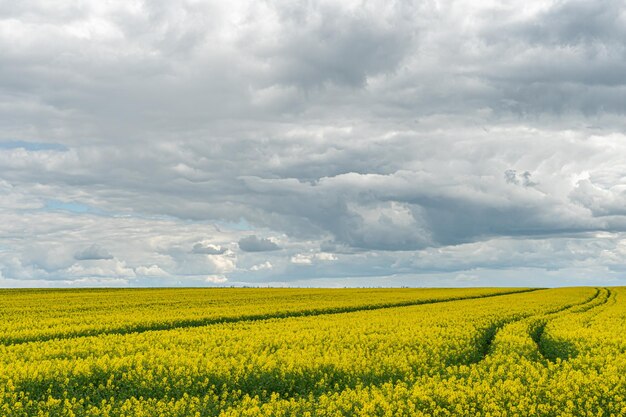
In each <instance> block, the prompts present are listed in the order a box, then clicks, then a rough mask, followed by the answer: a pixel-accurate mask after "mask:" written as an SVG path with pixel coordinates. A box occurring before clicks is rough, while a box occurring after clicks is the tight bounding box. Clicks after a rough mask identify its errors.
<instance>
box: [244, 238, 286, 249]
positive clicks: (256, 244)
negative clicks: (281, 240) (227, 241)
mask: <svg viewBox="0 0 626 417" xmlns="http://www.w3.org/2000/svg"><path fill="white" fill-rule="evenodd" d="M239 249H241V250H242V251H244V252H270V251H275V250H279V249H280V247H279V246H278V245H277V244H276V243H274V242H272V241H271V240H270V239H266V238H260V239H259V238H258V237H257V236H256V235H252V236H248V237H244V238H241V239H239Z"/></svg>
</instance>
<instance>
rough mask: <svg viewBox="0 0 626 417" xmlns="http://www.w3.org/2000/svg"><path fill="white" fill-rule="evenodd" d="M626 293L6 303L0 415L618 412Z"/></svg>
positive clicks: (267, 292)
mask: <svg viewBox="0 0 626 417" xmlns="http://www.w3.org/2000/svg"><path fill="white" fill-rule="evenodd" d="M625 300H626V289H624V288H587V287H584V288H558V289H493V288H475V289H340V290H339V289H338V290H324V289H149V290H148V289H146V290H139V289H128V290H7V291H0V317H1V318H2V320H1V322H0V415H2V416H6V417H17V416H20V417H31V416H77V417H78V416H94V417H95V416H127V417H130V416H172V417H173V416H180V417H182V416H294V417H295V416H329V417H330V416H333V417H334V416H484V417H487V416H491V417H493V416H520V417H521V416H616V417H617V416H624V415H626V332H625V330H626V302H625Z"/></svg>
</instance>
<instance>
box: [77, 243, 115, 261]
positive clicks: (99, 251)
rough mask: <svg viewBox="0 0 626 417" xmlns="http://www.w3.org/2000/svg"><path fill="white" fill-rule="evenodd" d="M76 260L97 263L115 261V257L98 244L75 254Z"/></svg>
mask: <svg viewBox="0 0 626 417" xmlns="http://www.w3.org/2000/svg"><path fill="white" fill-rule="evenodd" d="M74 259H76V260H77V261H95V260H100V259H113V255H111V254H110V253H109V251H108V250H106V249H105V248H103V247H102V246H100V245H98V244H97V243H94V244H92V245H91V246H89V247H86V248H85V249H83V250H80V251H78V252H76V253H75V254H74Z"/></svg>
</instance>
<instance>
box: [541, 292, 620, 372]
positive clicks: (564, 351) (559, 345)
mask: <svg viewBox="0 0 626 417" xmlns="http://www.w3.org/2000/svg"><path fill="white" fill-rule="evenodd" d="M611 296H612V292H611V290H610V289H609V288H601V289H599V294H598V296H597V297H596V298H595V299H594V301H595V300H599V301H598V302H597V303H591V305H589V304H587V305H583V306H581V308H579V309H576V310H574V311H571V312H570V313H571V314H576V315H578V314H583V313H589V312H592V316H595V315H596V314H598V313H600V312H601V311H602V309H603V308H604V307H606V305H607V304H608V302H609V300H610V299H611ZM552 320H554V318H552V319H548V320H545V321H543V322H542V323H540V324H539V326H538V327H537V330H536V332H535V333H534V334H531V337H532V339H533V341H534V342H535V344H536V345H537V350H538V351H539V353H540V354H541V356H542V357H543V358H544V359H545V360H547V361H549V362H556V361H557V360H558V359H560V360H568V359H570V358H572V357H575V356H576V355H577V351H576V347H575V345H574V343H572V342H570V341H568V340H554V339H550V338H546V337H545V328H546V326H547V325H548V323H549V322H550V321H552Z"/></svg>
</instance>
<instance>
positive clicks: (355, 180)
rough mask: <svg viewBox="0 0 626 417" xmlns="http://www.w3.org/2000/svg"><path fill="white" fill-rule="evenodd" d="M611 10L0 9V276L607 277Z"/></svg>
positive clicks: (269, 280) (622, 131)
mask: <svg viewBox="0 0 626 417" xmlns="http://www.w3.org/2000/svg"><path fill="white" fill-rule="evenodd" d="M624 10H626V8H625V7H624V3H623V1H622V0H617V1H604V2H585V1H539V0H537V1H530V2H526V3H524V5H523V7H522V6H520V4H519V3H518V2H508V1H507V2H475V1H460V0H457V1H452V2H446V3H445V4H440V3H437V2H413V1H392V2H389V1H367V2H364V1H356V0H355V1H352V0H350V1H342V2H330V1H323V0H318V1H313V2H307V3H306V4H297V5H295V4H294V5H292V4H288V3H285V2H278V1H271V0H267V1H242V2H236V3H232V2H231V3H228V2H201V3H198V2H192V1H184V0H181V1H177V2H141V1H129V2H125V3H123V4H117V3H110V4H109V3H102V2H96V1H87V2H83V3H81V4H80V5H74V4H71V3H69V2H68V3H67V4H60V5H55V6H50V5H49V4H48V3H47V2H43V1H37V0H33V1H23V2H18V3H15V2H14V3H6V4H3V5H0V50H2V51H3V52H2V54H0V116H1V117H0V201H1V203H0V285H1V286H59V285H265V284H268V285H339V286H342V285H446V286H449V285H539V284H540V285H560V284H572V283H574V284H575V283H595V282H596V280H604V281H603V282H607V281H611V282H616V283H623V282H624V280H625V279H626V275H624V266H623V261H622V259H623V252H624V243H623V242H624V240H623V238H624V236H625V235H624V233H625V232H626V209H625V208H624V207H626V162H625V161H626V127H625V126H624V120H625V119H624V117H623V116H624V113H626V75H625V74H626V46H625V45H624V42H623V39H624V36H626V33H624V32H625V29H624V28H626V14H625V12H624ZM538 283H539V284H538Z"/></svg>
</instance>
